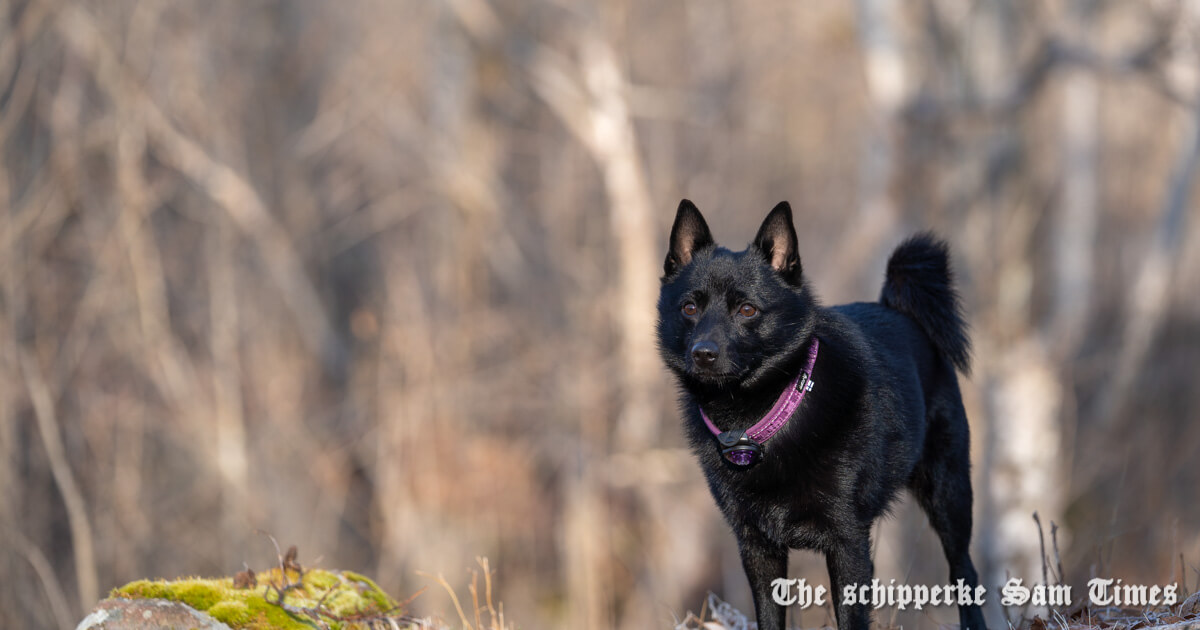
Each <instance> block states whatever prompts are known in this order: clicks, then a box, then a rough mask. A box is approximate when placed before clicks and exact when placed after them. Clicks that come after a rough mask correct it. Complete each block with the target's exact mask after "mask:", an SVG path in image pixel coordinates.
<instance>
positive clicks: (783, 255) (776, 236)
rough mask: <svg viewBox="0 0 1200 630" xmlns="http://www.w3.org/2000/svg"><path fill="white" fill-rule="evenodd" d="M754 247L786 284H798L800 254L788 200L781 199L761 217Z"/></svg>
mask: <svg viewBox="0 0 1200 630" xmlns="http://www.w3.org/2000/svg"><path fill="white" fill-rule="evenodd" d="M754 247H755V248H757V249H758V251H759V252H761V253H762V255H763V257H764V258H766V259H767V263H768V264H769V265H771V267H772V268H774V269H775V271H777V272H779V275H781V276H783V279H784V280H786V281H787V282H788V284H793V285H794V284H799V283H800V274H801V272H802V269H801V267H800V254H799V253H798V252H797V250H798V249H799V246H798V245H797V242H796V228H795V227H794V226H793V225H792V207H791V206H790V205H788V202H786V201H781V202H779V204H778V205H776V206H775V208H774V209H773V210H771V213H770V214H768V215H767V218H766V219H763V223H762V227H760V228H758V236H755V237H754Z"/></svg>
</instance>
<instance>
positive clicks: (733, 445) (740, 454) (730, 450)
mask: <svg viewBox="0 0 1200 630" xmlns="http://www.w3.org/2000/svg"><path fill="white" fill-rule="evenodd" d="M717 442H718V443H720V445H721V457H724V458H725V461H728V462H729V463H731V464H733V465H735V466H749V465H750V464H753V463H754V462H756V461H758V458H759V455H761V454H762V447H761V446H759V444H758V442H755V441H754V440H752V439H750V436H748V435H746V432H745V431H725V432H724V433H721V434H720V435H718V436H717Z"/></svg>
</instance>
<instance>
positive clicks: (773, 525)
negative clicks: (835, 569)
mask: <svg viewBox="0 0 1200 630" xmlns="http://www.w3.org/2000/svg"><path fill="white" fill-rule="evenodd" d="M809 481H810V483H796V484H788V485H780V484H761V483H759V484H753V483H738V481H736V480H735V481H733V482H732V483H725V484H718V486H716V487H714V490H716V488H722V491H721V492H719V493H718V492H714V498H715V499H716V500H717V502H718V503H719V504H720V505H721V508H722V511H723V512H724V513H725V515H726V517H727V518H728V519H729V520H730V522H731V524H732V525H734V526H735V528H736V527H737V526H739V525H741V526H744V527H748V528H750V529H754V530H757V531H758V532H759V533H761V534H762V535H763V536H764V537H765V538H766V539H768V540H770V541H771V542H774V543H776V544H779V545H783V546H786V547H790V548H793V549H820V548H824V547H825V546H826V544H827V543H828V541H829V540H831V538H833V537H834V535H835V534H836V531H835V523H836V513H837V512H838V510H839V509H840V507H839V504H840V502H839V501H837V499H836V498H835V497H834V496H831V495H830V494H829V493H825V492H821V491H820V488H818V487H816V486H815V485H814V484H813V483H811V482H812V481H814V480H809Z"/></svg>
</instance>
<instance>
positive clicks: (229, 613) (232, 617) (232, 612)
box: [208, 600, 253, 628]
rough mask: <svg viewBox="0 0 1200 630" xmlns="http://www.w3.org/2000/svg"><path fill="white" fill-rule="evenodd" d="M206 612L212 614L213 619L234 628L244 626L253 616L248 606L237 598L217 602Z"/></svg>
mask: <svg viewBox="0 0 1200 630" xmlns="http://www.w3.org/2000/svg"><path fill="white" fill-rule="evenodd" d="M208 614H210V615H212V617H213V619H216V620H217V621H220V622H222V623H224V624H226V625H228V626H231V627H235V628H240V627H244V626H245V625H246V624H248V623H250V620H251V619H252V618H253V616H252V615H251V614H250V606H249V605H247V604H246V602H243V601H237V600H228V601H223V602H217V603H216V604H213V606H212V608H209V609H208Z"/></svg>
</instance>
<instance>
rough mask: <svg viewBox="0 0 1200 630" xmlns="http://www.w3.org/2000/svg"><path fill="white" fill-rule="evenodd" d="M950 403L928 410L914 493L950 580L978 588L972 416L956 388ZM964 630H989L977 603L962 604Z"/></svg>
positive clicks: (972, 588)
mask: <svg viewBox="0 0 1200 630" xmlns="http://www.w3.org/2000/svg"><path fill="white" fill-rule="evenodd" d="M954 389H955V391H954V392H953V393H954V395H953V397H950V396H947V397H946V398H948V399H949V400H945V399H944V400H941V401H938V402H940V403H941V404H936V403H935V404H933V405H931V406H930V409H929V414H930V415H929V429H928V433H927V435H926V441H925V454H924V457H923V459H922V460H921V462H920V463H919V464H917V468H916V470H914V471H913V476H912V478H911V480H910V481H909V489H910V490H911V491H912V492H913V494H914V495H915V496H916V498H917V502H918V503H920V505H921V508H922V509H924V510H925V514H926V516H928V517H929V523H930V524H931V525H932V526H933V529H934V530H935V531H937V535H938V538H939V539H941V541H942V549H943V550H944V551H945V552H946V561H947V562H949V564H950V582H951V583H952V584H957V583H958V580H959V579H962V580H963V582H964V583H965V584H966V585H968V586H970V587H971V590H972V595H973V594H974V590H975V587H976V586H978V584H979V577H978V575H977V574H976V573H975V565H974V564H972V563H971V556H970V554H969V548H970V545H971V464H970V442H971V440H970V435H969V432H968V428H967V415H966V411H964V410H963V406H962V401H961V400H960V399H959V398H958V391H957V388H954ZM958 617H959V623H960V624H961V625H962V629H963V630H986V628H987V626H986V623H985V622H984V619H983V611H982V610H981V609H980V608H979V606H976V605H973V604H972V605H969V606H959V609H958Z"/></svg>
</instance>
